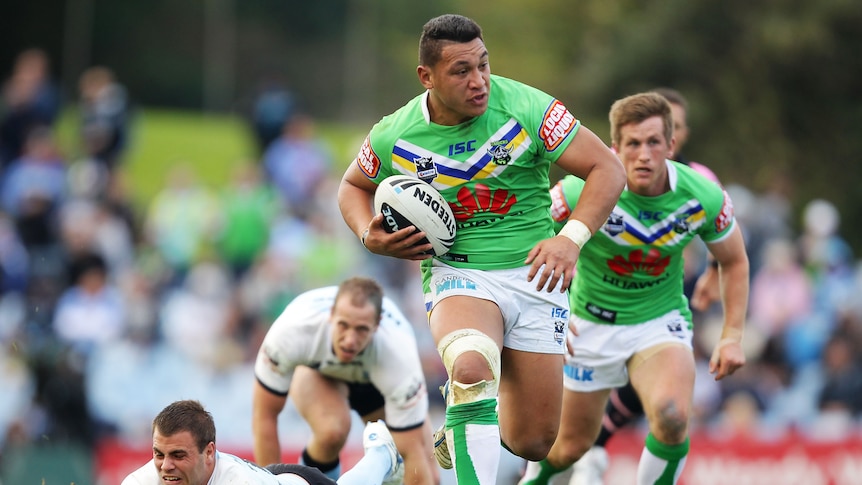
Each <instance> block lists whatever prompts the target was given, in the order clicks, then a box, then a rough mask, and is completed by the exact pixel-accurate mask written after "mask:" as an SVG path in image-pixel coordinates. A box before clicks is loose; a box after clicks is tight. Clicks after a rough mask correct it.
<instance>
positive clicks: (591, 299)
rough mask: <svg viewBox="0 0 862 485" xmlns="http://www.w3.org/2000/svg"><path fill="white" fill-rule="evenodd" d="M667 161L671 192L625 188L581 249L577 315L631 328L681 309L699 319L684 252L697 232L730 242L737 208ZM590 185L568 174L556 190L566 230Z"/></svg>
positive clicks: (557, 213) (557, 215) (556, 213)
mask: <svg viewBox="0 0 862 485" xmlns="http://www.w3.org/2000/svg"><path fill="white" fill-rule="evenodd" d="M666 164H667V170H668V177H669V178H670V190H669V191H668V192H666V193H664V194H662V195H659V196H657V197H644V196H641V195H638V194H635V193H633V192H630V191H628V190H624V191H623V193H622V194H621V195H620V198H619V201H617V204H616V206H615V207H614V209H613V211H612V212H611V215H610V216H609V217H608V220H607V222H606V223H605V224H604V225H603V226H602V227H601V229H600V230H598V231H596V234H595V235H594V236H593V237H592V239H590V241H589V242H588V243H587V244H585V245H584V247H583V248H582V249H581V255H580V257H579V259H578V263H577V271H576V272H575V278H574V281H573V283H572V287H571V291H570V292H569V304H570V307H571V311H572V312H573V313H575V314H576V315H577V316H579V317H581V318H584V319H586V320H590V321H593V322H598V323H608V324H618V325H631V324H636V323H643V322H646V321H648V320H652V319H653V318H657V317H660V316H661V315H664V314H666V313H668V312H670V311H672V310H679V311H680V312H681V313H682V314H683V315H684V316H685V317H686V318H687V320H688V321H689V323H690V322H691V310H690V309H689V306H688V299H687V298H686V297H685V294H684V293H683V249H684V248H685V246H686V245H687V244H688V243H689V242H691V241H692V239H693V238H694V237H695V236H696V235H699V236H700V237H701V239H703V240H704V241H705V242H716V241H720V240H722V239H724V238H725V237H728V236H729V235H730V233H731V231H732V228H733V225H734V224H735V220H734V217H733V205H732V204H731V201H730V197H728V195H727V193H726V192H725V191H724V190H723V189H722V188H721V186H719V185H718V184H716V183H715V182H713V181H711V180H709V179H707V178H705V177H704V176H702V175H700V174H698V173H697V172H695V171H694V170H692V169H691V168H689V167H687V166H685V165H683V164H681V163H677V162H673V161H669V160H668V161H667V162H666ZM583 187H584V181H583V180H581V179H579V178H577V177H574V176H567V177H565V178H563V179H562V180H561V181H560V182H559V183H557V185H555V186H554V187H553V188H552V189H551V198H552V200H553V202H552V204H553V205H552V208H551V212H552V214H553V217H554V220H555V221H557V229H558V230H559V228H561V227H562V225H563V224H564V223H565V222H566V220H567V219H568V217H569V215H570V214H571V211H572V208H573V207H574V206H575V204H576V203H577V201H578V198H579V197H580V195H581V191H582V190H583Z"/></svg>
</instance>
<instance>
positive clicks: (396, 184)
mask: <svg viewBox="0 0 862 485" xmlns="http://www.w3.org/2000/svg"><path fill="white" fill-rule="evenodd" d="M374 210H375V211H376V212H378V213H382V214H383V228H384V229H386V232H389V233H392V232H395V231H398V230H400V229H403V228H405V227H408V226H415V227H416V228H417V229H418V230H420V231H422V232H424V233H425V239H426V240H427V241H426V240H423V241H421V242H420V243H421V244H427V243H431V246H432V250H431V253H430V254H433V255H435V256H441V255H443V254H446V252H447V251H449V248H451V247H452V244H453V243H454V242H455V216H454V214H452V209H451V208H450V207H449V204H448V203H447V202H446V200H445V199H443V196H442V195H440V192H438V191H437V189H435V188H434V187H432V186H431V185H430V184H427V183H425V182H423V181H421V180H419V179H417V178H414V177H410V176H407V175H392V176H391V177H387V178H386V179H384V180H383V181H382V182H380V185H378V186H377V191H376V192H375V193H374Z"/></svg>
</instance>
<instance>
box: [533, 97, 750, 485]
mask: <svg viewBox="0 0 862 485" xmlns="http://www.w3.org/2000/svg"><path fill="white" fill-rule="evenodd" d="M610 121H611V139H612V142H613V147H614V148H615V149H616V151H617V153H619V156H620V159H621V160H622V162H623V165H624V166H625V168H626V174H627V181H628V184H627V188H626V190H625V191H624V192H623V194H622V195H621V196H620V200H619V201H618V203H617V205H616V207H615V208H614V211H613V213H612V215H611V217H610V218H609V219H608V221H607V223H606V224H605V225H604V226H603V227H602V229H601V231H600V232H599V233H598V234H596V236H595V237H594V238H593V239H592V240H591V241H590V243H589V244H588V245H587V246H586V247H585V248H584V249H583V250H582V251H581V258H580V259H579V260H578V268H577V274H576V276H575V280H574V283H573V288H572V294H571V297H570V303H571V305H570V306H571V312H572V323H573V329H574V330H576V332H577V336H576V337H574V338H573V341H572V350H573V355H572V356H571V357H570V358H569V359H568V361H567V362H566V368H565V387H566V390H565V392H564V395H563V415H562V420H561V422H562V424H561V427H560V434H559V435H558V436H557V440H556V442H555V443H554V446H553V448H552V449H551V451H550V453H549V454H548V456H547V457H546V458H545V459H544V460H542V461H541V462H539V463H531V464H530V465H528V467H527V473H526V474H525V476H524V478H523V479H522V480H521V482H520V483H521V484H522V485H527V484H529V485H544V484H547V483H549V481H550V478H551V476H553V475H554V474H556V473H558V472H559V471H562V470H564V469H566V468H567V467H568V466H570V465H571V464H572V463H573V462H574V461H576V460H577V459H579V458H580V457H581V456H582V455H583V454H584V453H585V452H586V451H587V450H588V449H589V448H590V446H591V445H592V443H593V440H595V438H596V436H597V435H598V433H599V429H600V427H601V423H602V416H603V414H604V412H603V411H604V408H605V404H606V401H607V399H608V395H609V392H610V389H612V388H614V387H618V386H621V385H623V384H625V383H626V382H627V381H631V383H632V385H633V387H634V389H635V391H636V392H637V394H638V396H639V397H640V399H641V402H642V403H643V408H644V412H645V414H646V417H647V421H648V423H649V434H648V435H647V438H646V443H645V446H644V450H643V453H642V455H641V460H640V464H639V467H638V479H637V483H638V485H652V484H661V485H672V484H675V483H677V480H678V479H679V476H680V474H681V473H682V469H683V466H684V464H685V458H686V455H687V454H688V450H689V439H688V421H689V415H690V413H691V408H692V394H693V391H694V378H695V363H694V355H693V352H692V347H691V339H692V321H691V311H690V309H689V306H688V301H687V299H686V297H685V295H684V293H683V288H682V284H683V281H682V280H683V260H682V254H683V250H684V248H685V246H686V245H687V244H688V243H690V242H691V241H692V240H693V238H694V237H695V236H700V237H701V239H703V240H704V242H706V245H707V248H708V249H709V251H710V253H711V254H712V255H713V256H714V257H715V260H716V261H717V262H718V266H719V285H720V287H721V300H722V306H723V310H724V326H723V328H722V334H721V339H720V340H719V342H718V343H717V344H716V346H715V348H714V350H713V352H712V356H711V359H710V362H709V368H710V372H712V373H714V374H715V379H722V378H724V377H726V376H728V375H731V374H733V373H734V372H735V371H736V370H737V369H738V368H739V367H741V366H742V365H743V364H744V363H745V356H744V354H743V351H742V345H741V344H742V334H743V328H744V325H745V315H746V309H747V304H748V258H747V256H746V252H745V246H744V243H743V238H742V233H741V231H740V229H739V227H738V226H737V224H736V223H735V220H734V218H733V206H732V204H731V203H730V200H729V197H728V196H727V194H726V193H724V192H723V190H722V189H721V188H720V186H718V185H717V184H715V183H713V182H711V181H709V180H708V179H706V178H705V177H703V176H702V175H700V174H698V173H696V172H695V171H694V170H692V169H690V168H688V167H685V166H684V165H682V164H679V163H676V162H671V161H668V160H667V157H669V156H670V154H671V153H672V152H673V147H674V139H673V119H672V116H671V108H670V104H669V103H668V101H667V100H666V99H665V98H664V97H663V96H661V95H660V94H657V93H641V94H637V95H633V96H629V97H626V98H623V99H620V100H618V101H617V102H615V103H614V105H613V106H612V107H611V112H610ZM566 185H569V188H570V189H571V190H570V191H568V192H567V191H566ZM578 185H579V184H578V181H576V180H571V181H565V180H564V183H563V184H562V185H560V186H558V187H561V190H559V191H558V194H557V197H556V199H557V200H555V206H554V207H555V210H556V211H560V212H562V213H565V212H566V210H568V209H569V208H570V207H572V206H574V205H576V204H577V203H578V201H577V199H578V195H577V194H578V193H579V192H578ZM568 195H571V197H568Z"/></svg>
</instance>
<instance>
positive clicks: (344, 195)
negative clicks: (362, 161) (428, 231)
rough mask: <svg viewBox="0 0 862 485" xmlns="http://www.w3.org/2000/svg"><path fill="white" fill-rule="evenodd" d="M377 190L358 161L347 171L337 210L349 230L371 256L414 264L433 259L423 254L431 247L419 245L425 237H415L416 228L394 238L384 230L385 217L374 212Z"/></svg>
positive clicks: (403, 231)
mask: <svg viewBox="0 0 862 485" xmlns="http://www.w3.org/2000/svg"><path fill="white" fill-rule="evenodd" d="M376 189H377V184H375V183H374V182H372V181H371V180H369V179H368V177H366V176H365V174H364V173H363V172H362V170H361V169H360V168H359V166H358V165H357V163H356V162H355V161H354V162H353V163H351V164H350V166H349V167H347V170H346V171H345V172H344V176H343V177H342V178H341V184H340V185H339V186H338V207H339V209H340V210H341V216H342V217H343V218H344V222H346V223H347V226H348V227H350V230H352V231H353V233H354V234H356V237H358V238H359V240H360V241H362V244H363V245H364V246H365V247H366V248H367V249H368V250H369V251H371V252H372V253H376V254H382V255H384V256H392V257H395V258H402V259H413V260H420V259H428V258H430V257H431V256H429V255H427V254H423V253H424V252H425V251H427V250H429V249H431V245H430V244H423V245H419V246H417V245H416V243H418V242H419V241H421V240H422V238H423V237H425V233H423V232H418V233H416V234H413V231H414V230H415V229H416V228H415V227H413V226H408V227H405V228H403V229H401V230H399V231H396V232H394V233H392V234H389V233H387V232H386V230H384V229H383V215H382V214H374V211H373V210H372V204H373V201H374V192H375V190H376Z"/></svg>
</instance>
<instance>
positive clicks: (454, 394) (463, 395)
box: [437, 328, 500, 404]
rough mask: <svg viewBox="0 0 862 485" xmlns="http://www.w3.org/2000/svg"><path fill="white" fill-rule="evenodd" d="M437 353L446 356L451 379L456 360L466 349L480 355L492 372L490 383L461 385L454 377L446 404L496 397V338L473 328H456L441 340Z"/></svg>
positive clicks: (497, 350) (444, 358)
mask: <svg viewBox="0 0 862 485" xmlns="http://www.w3.org/2000/svg"><path fill="white" fill-rule="evenodd" d="M437 352H439V353H440V357H441V358H442V359H443V366H444V367H446V372H447V373H448V374H449V377H450V380H451V377H452V368H453V366H454V365H455V360H456V359H457V358H458V357H459V356H460V355H461V354H463V353H464V352H478V353H479V354H481V355H482V357H484V358H485V361H486V362H487V363H488V369H490V370H491V375H493V378H492V380H491V381H490V382H489V381H487V380H482V381H480V382H477V383H474V384H462V383H460V382H458V381H455V380H452V381H451V383H450V386H449V393H448V394H449V395H448V396H446V402H447V404H463V403H468V402H476V401H480V400H482V399H492V398H496V397H497V390H498V388H499V381H500V349H498V348H497V343H496V342H494V339H492V338H491V337H489V336H487V335H485V334H484V333H482V332H480V331H478V330H474V329H472V328H466V329H463V330H456V331H454V332H452V333H450V334H448V335H446V336H444V337H443V338H442V339H440V343H439V344H438V345H437Z"/></svg>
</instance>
